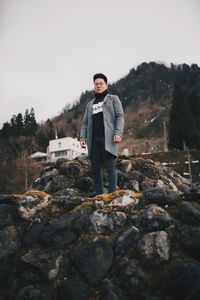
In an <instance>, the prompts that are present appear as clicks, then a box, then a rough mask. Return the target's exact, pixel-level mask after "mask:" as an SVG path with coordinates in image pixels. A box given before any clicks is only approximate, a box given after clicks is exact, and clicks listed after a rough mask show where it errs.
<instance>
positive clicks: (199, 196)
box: [188, 183, 200, 202]
mask: <svg viewBox="0 0 200 300" xmlns="http://www.w3.org/2000/svg"><path fill="white" fill-rule="evenodd" d="M188 197H189V198H190V199H192V200H196V201H198V202H200V183H196V184H195V185H194V186H193V187H192V188H191V190H190V192H189V195H188Z"/></svg>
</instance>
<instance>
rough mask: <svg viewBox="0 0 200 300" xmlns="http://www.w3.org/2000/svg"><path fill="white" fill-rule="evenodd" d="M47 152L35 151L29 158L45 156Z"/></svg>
mask: <svg viewBox="0 0 200 300" xmlns="http://www.w3.org/2000/svg"><path fill="white" fill-rule="evenodd" d="M46 156H47V154H46V153H45V152H35V153H33V154H32V155H31V158H38V157H46Z"/></svg>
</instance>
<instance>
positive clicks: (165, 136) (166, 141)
mask: <svg viewBox="0 0 200 300" xmlns="http://www.w3.org/2000/svg"><path fill="white" fill-rule="evenodd" d="M163 128H164V152H168V138H167V127H166V122H165V120H163Z"/></svg>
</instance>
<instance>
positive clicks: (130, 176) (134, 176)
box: [128, 170, 144, 183]
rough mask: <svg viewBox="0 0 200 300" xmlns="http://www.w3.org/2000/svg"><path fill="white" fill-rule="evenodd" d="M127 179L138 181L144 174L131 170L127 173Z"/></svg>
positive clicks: (142, 178)
mask: <svg viewBox="0 0 200 300" xmlns="http://www.w3.org/2000/svg"><path fill="white" fill-rule="evenodd" d="M128 179H129V180H136V181H138V182H139V183H140V182H141V181H142V180H144V175H143V174H142V172H139V171H136V170H131V171H130V172H129V174H128Z"/></svg>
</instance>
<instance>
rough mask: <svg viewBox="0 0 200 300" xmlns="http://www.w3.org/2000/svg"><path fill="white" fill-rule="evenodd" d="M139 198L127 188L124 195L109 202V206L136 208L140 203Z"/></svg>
mask: <svg viewBox="0 0 200 300" xmlns="http://www.w3.org/2000/svg"><path fill="white" fill-rule="evenodd" d="M138 202H139V199H138V197H136V196H135V193H133V192H132V191H131V190H126V191H125V193H124V194H123V195H122V196H116V198H115V199H113V200H112V201H110V203H109V204H107V205H106V206H107V207H117V208H135V206H136V205H137V204H138Z"/></svg>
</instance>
